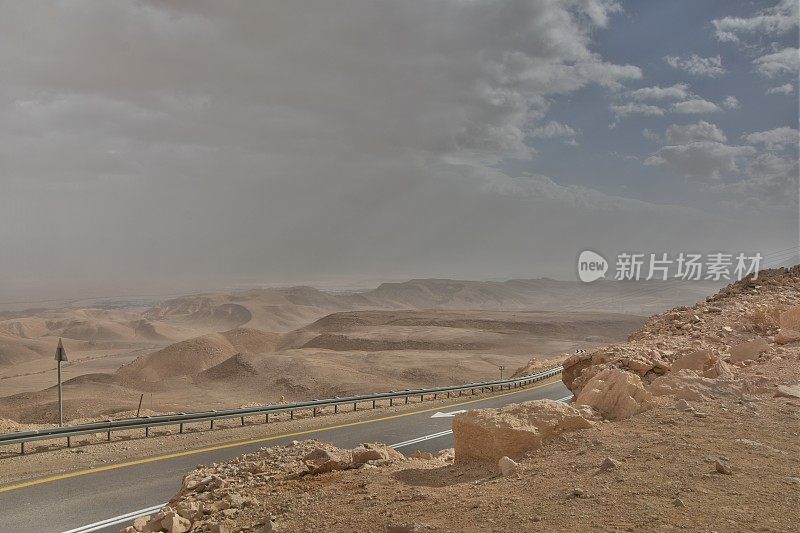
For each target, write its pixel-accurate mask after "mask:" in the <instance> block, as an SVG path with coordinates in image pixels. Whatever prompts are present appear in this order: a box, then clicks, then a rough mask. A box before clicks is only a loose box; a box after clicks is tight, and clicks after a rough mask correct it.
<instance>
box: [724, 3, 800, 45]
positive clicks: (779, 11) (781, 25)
mask: <svg viewBox="0 0 800 533" xmlns="http://www.w3.org/2000/svg"><path fill="white" fill-rule="evenodd" d="M799 16H800V14H799V13H798V2H797V0H781V1H780V2H778V4H777V5H775V6H773V7H769V8H766V9H762V10H761V11H758V12H757V13H756V14H755V15H754V16H752V17H724V18H721V19H714V20H713V21H712V24H714V28H715V30H716V35H717V39H719V40H720V41H727V42H739V41H740V40H741V38H742V37H745V38H750V37H759V36H766V37H774V36H779V35H783V34H785V33H787V32H789V31H790V30H791V29H792V28H795V27H797V21H798V17H799Z"/></svg>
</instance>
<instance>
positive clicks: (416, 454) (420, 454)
mask: <svg viewBox="0 0 800 533" xmlns="http://www.w3.org/2000/svg"><path fill="white" fill-rule="evenodd" d="M411 458H412V459H423V460H426V461H430V460H432V459H433V454H432V453H430V452H423V451H420V450H417V451H415V452H414V453H412V454H411Z"/></svg>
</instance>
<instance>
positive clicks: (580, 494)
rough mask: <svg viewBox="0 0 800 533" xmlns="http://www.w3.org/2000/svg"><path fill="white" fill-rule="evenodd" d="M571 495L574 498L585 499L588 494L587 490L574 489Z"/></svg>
mask: <svg viewBox="0 0 800 533" xmlns="http://www.w3.org/2000/svg"><path fill="white" fill-rule="evenodd" d="M570 495H571V496H572V497H573V498H585V497H586V496H587V494H586V491H585V490H583V489H578V488H575V489H572V492H570Z"/></svg>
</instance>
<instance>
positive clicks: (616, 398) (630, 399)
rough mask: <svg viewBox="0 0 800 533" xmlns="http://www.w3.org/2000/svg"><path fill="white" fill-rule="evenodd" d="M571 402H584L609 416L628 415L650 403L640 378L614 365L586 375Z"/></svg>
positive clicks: (580, 403)
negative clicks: (587, 378)
mask: <svg viewBox="0 0 800 533" xmlns="http://www.w3.org/2000/svg"><path fill="white" fill-rule="evenodd" d="M575 403H576V404H579V405H588V406H590V407H591V408H592V409H593V410H595V411H598V412H599V413H600V414H602V415H603V417H605V418H607V419H609V420H619V419H622V418H628V417H631V416H633V415H635V414H638V413H641V412H643V411H646V410H647V409H650V408H651V407H652V401H651V398H650V393H649V392H647V390H645V388H644V385H643V384H642V380H641V378H639V376H637V375H636V374H632V373H630V372H626V371H624V370H619V369H616V368H607V369H605V370H603V371H601V372H600V373H599V374H597V375H596V376H594V377H593V378H592V379H590V380H589V381H588V382H587V383H586V385H585V386H584V388H583V390H581V393H580V394H579V395H578V398H577V399H576V400H575Z"/></svg>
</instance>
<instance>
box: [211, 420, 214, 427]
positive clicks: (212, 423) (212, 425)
mask: <svg viewBox="0 0 800 533" xmlns="http://www.w3.org/2000/svg"><path fill="white" fill-rule="evenodd" d="M211 429H214V419H213V418H212V419H211Z"/></svg>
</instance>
